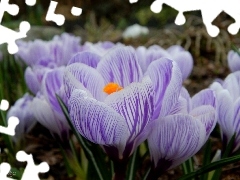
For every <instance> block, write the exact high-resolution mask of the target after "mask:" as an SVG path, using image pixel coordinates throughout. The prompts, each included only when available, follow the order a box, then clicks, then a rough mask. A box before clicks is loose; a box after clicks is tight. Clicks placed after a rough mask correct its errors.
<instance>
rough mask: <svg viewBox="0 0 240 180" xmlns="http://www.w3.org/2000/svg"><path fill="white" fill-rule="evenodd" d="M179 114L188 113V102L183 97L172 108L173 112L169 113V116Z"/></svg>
mask: <svg viewBox="0 0 240 180" xmlns="http://www.w3.org/2000/svg"><path fill="white" fill-rule="evenodd" d="M178 113H184V114H187V113H188V102H187V100H186V99H185V98H183V97H181V96H180V97H179V99H178V101H177V102H176V104H174V105H173V107H172V108H171V111H170V112H169V114H172V115H173V114H178Z"/></svg>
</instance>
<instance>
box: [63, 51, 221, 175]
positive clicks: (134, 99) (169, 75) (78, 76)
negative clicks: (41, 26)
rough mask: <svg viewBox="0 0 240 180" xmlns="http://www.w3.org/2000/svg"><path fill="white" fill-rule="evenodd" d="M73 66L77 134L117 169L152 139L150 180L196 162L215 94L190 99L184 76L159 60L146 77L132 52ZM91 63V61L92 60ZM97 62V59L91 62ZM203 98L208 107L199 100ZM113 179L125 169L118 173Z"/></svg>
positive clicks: (70, 87)
mask: <svg viewBox="0 0 240 180" xmlns="http://www.w3.org/2000/svg"><path fill="white" fill-rule="evenodd" d="M80 57H81V54H78V55H77V57H73V58H74V59H75V60H74V63H72V64H69V65H68V66H67V68H66V70H65V75H64V87H65V91H66V94H67V96H68V98H69V100H68V103H67V106H68V109H69V113H70V117H71V120H72V122H73V124H74V125H75V127H76V129H77V130H78V132H79V133H80V134H81V135H82V136H84V137H85V138H86V139H88V140H90V141H92V142H94V143H96V144H100V145H101V146H102V148H103V149H104V150H105V152H106V153H107V154H108V155H109V157H110V158H111V159H112V160H113V161H114V162H115V166H118V165H119V166H123V164H124V163H122V162H127V160H128V158H129V156H130V155H131V154H132V153H133V151H134V150H135V149H136V148H137V146H138V145H139V144H141V143H142V142H143V141H144V140H146V139H148V144H149V149H150V155H151V157H152V160H153V163H154V166H153V171H152V173H151V174H150V177H155V176H158V175H159V174H158V173H159V172H160V171H159V168H161V169H162V171H164V170H167V169H169V168H171V167H174V166H176V165H179V164H180V163H182V162H184V161H185V160H187V159H188V158H189V157H191V156H193V155H194V154H195V153H196V152H197V151H198V150H199V149H200V148H201V147H202V146H203V144H204V143H205V142H206V140H207V139H208V137H209V135H210V133H211V131H212V130H213V128H214V127H215V124H216V118H215V109H214V103H215V96H214V93H213V91H211V90H208V91H206V92H202V93H199V94H198V95H196V96H195V97H193V98H192V99H191V98H190V96H189V94H188V93H187V92H186V90H185V89H182V73H181V70H180V68H179V67H178V65H177V63H176V62H175V61H172V60H170V59H168V58H160V59H155V60H154V61H152V62H151V63H149V66H148V67H147V68H146V71H145V72H143V69H142V67H141V66H140V59H138V58H137V55H136V52H135V51H134V49H133V48H132V47H115V48H113V49H111V50H110V51H109V52H108V53H107V54H105V55H104V56H102V57H101V59H100V61H99V63H98V64H97V66H96V67H91V66H89V64H92V63H90V62H89V61H88V63H89V64H83V63H79V62H78V61H77V60H76V58H79V59H81V58H80ZM92 57H93V56H92ZM92 61H94V62H95V61H96V60H94V58H93V59H92ZM201 98H205V99H206V102H205V101H204V99H203V100H201V101H200V102H199V101H197V100H199V99H201ZM115 169H117V170H116V172H115V173H116V174H115V177H118V178H119V177H122V176H124V172H118V170H119V169H121V170H123V169H124V168H123V167H122V168H117V167H115Z"/></svg>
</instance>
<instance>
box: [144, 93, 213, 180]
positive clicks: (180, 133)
mask: <svg viewBox="0 0 240 180" xmlns="http://www.w3.org/2000/svg"><path fill="white" fill-rule="evenodd" d="M179 98H180V101H179V102H184V101H185V103H182V104H183V106H182V107H184V104H185V105H186V106H185V108H182V109H180V110H181V111H178V112H175V114H172V115H168V116H165V117H160V118H158V119H156V120H155V121H153V122H152V123H151V124H150V126H152V131H151V133H150V134H149V137H148V147H149V150H150V155H151V158H152V161H153V166H152V170H151V172H150V174H149V177H148V179H157V177H158V176H159V175H160V174H161V173H162V172H164V171H166V170H168V169H170V168H173V167H176V166H178V165H179V164H181V163H183V162H184V161H186V160H187V159H189V158H190V157H191V156H193V155H194V154H196V153H197V152H198V151H199V150H200V148H201V147H202V146H203V145H204V143H205V142H206V140H207V139H208V138H209V135H210V133H211V132H212V130H213V129H214V127H215V125H216V122H217V120H216V117H215V109H214V106H215V94H214V92H213V91H212V90H210V89H206V90H202V91H201V92H199V93H197V94H196V95H194V96H193V97H192V98H190V96H189V94H188V92H187V90H186V89H185V88H182V91H181V95H180V97H179Z"/></svg>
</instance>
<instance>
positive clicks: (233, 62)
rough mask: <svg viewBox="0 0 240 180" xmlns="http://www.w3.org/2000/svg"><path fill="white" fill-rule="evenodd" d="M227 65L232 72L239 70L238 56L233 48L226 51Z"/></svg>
mask: <svg viewBox="0 0 240 180" xmlns="http://www.w3.org/2000/svg"><path fill="white" fill-rule="evenodd" d="M227 61H228V67H229V68H230V70H231V71H232V72H235V71H239V70H240V56H239V54H238V53H237V52H234V51H233V50H231V51H229V52H228V55H227Z"/></svg>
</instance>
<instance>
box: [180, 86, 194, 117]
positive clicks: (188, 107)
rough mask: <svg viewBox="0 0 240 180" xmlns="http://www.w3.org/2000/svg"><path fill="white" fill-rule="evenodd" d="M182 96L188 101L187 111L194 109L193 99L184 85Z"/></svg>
mask: <svg viewBox="0 0 240 180" xmlns="http://www.w3.org/2000/svg"><path fill="white" fill-rule="evenodd" d="M180 97H182V98H184V99H186V101H187V107H186V108H187V112H190V111H191V110H192V99H191V97H190V95H189V93H188V91H187V89H186V88H185V87H182V89H181V93H180Z"/></svg>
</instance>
